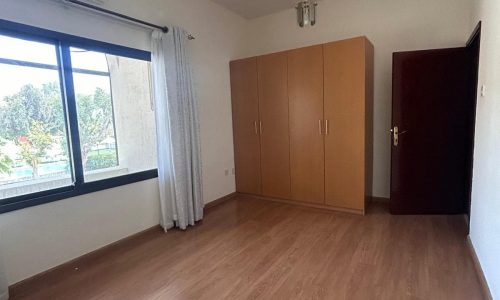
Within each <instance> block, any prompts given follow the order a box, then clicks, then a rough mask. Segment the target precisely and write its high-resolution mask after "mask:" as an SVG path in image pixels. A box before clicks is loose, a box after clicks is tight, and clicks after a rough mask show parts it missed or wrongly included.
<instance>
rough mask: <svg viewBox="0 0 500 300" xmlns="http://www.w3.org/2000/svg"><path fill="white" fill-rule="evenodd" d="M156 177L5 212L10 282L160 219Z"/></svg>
mask: <svg viewBox="0 0 500 300" xmlns="http://www.w3.org/2000/svg"><path fill="white" fill-rule="evenodd" d="M157 183H158V181H157V180H156V179H153V180H148V181H142V182H139V183H136V184H131V185H126V186H123V187H117V188H113V189H109V190H105V191H101V192H97V193H91V194H87V195H83V196H79V197H74V198H70V199H66V200H63V201H57V202H53V203H49V204H45V205H40V206H36V207H32V208H28V209H23V210H18V211H15V212H12V213H6V214H2V215H0V236H1V237H2V241H1V243H2V245H1V247H2V251H3V257H4V262H5V269H6V270H7V278H8V280H9V283H10V284H13V283H16V282H18V281H20V280H22V279H25V278H27V277H30V276H32V275H35V274H38V273H40V272H43V271H45V270H48V269H50V268H52V267H55V266H57V265H59V264H61V263H64V262H66V261H69V260H71V259H73V258H76V257H79V256H81V255H83V254H85V253H88V252H91V251H93V250H96V249H98V248H101V247H103V246H105V245H107V244H110V243H112V242H114V241H117V240H120V239H122V238H125V237H127V236H129V235H132V234H134V233H136V232H139V231H142V230H145V229H147V228H150V227H153V226H155V225H157V224H158V220H159V204H158V197H159V196H158V187H157Z"/></svg>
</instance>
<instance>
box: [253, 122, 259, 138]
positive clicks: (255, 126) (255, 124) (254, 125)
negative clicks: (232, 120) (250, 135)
mask: <svg viewBox="0 0 500 300" xmlns="http://www.w3.org/2000/svg"><path fill="white" fill-rule="evenodd" d="M253 127H254V129H255V134H257V135H258V134H259V132H258V131H257V121H254V122H253Z"/></svg>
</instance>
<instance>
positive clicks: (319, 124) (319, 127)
mask: <svg viewBox="0 0 500 300" xmlns="http://www.w3.org/2000/svg"><path fill="white" fill-rule="evenodd" d="M318 129H319V135H323V126H321V120H318Z"/></svg>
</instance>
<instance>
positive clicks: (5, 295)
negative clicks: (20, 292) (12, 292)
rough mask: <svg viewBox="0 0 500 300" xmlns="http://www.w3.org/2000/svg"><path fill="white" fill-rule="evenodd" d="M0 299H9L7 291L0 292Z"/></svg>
mask: <svg viewBox="0 0 500 300" xmlns="http://www.w3.org/2000/svg"><path fill="white" fill-rule="evenodd" d="M0 300H9V293H8V292H5V293H3V294H0Z"/></svg>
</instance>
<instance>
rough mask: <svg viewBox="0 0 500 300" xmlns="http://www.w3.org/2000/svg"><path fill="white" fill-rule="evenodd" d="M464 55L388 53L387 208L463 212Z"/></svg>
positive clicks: (466, 139) (466, 157)
mask: <svg viewBox="0 0 500 300" xmlns="http://www.w3.org/2000/svg"><path fill="white" fill-rule="evenodd" d="M469 59H470V58H469V55H468V53H467V51H466V48H454V49H439V50H425V51H412V52H399V53H394V56H393V100H392V128H393V130H392V133H391V135H392V151H391V152H392V157H391V164H392V165H391V169H392V170H391V203H390V210H391V213H393V214H459V213H465V210H466V202H467V201H466V199H467V197H466V193H467V188H466V187H467V184H468V176H469V174H468V172H467V166H468V164H469V163H470V159H471V157H470V156H471V151H470V147H471V143H470V138H471V135H472V134H473V133H472V127H473V124H471V123H472V122H473V121H472V120H473V118H471V115H473V114H474V107H475V103H474V101H471V97H470V94H469V93H470V92H471V86H472V85H471V84H472V82H471V80H472V79H471V75H470V68H469V65H470V64H469ZM396 127H397V128H396ZM396 130H397V131H398V132H397V134H396V133H395V132H394V131H396Z"/></svg>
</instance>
